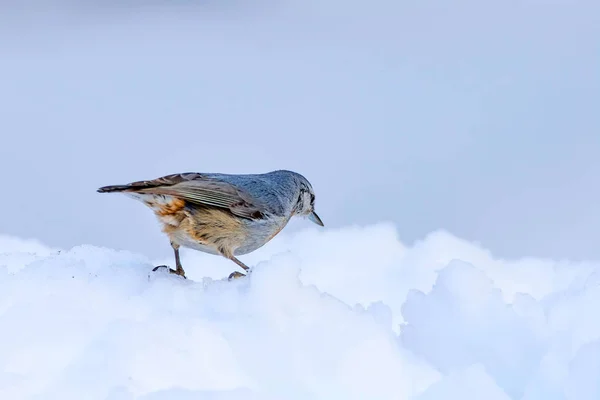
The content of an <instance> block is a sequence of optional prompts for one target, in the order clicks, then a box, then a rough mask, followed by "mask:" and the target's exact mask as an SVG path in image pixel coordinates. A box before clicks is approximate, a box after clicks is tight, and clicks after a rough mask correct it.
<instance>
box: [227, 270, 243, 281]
mask: <svg viewBox="0 0 600 400" xmlns="http://www.w3.org/2000/svg"><path fill="white" fill-rule="evenodd" d="M244 276H246V275H245V274H242V273H241V272H238V271H233V272H232V273H231V274H229V277H228V278H227V280H229V281H230V280H232V279H238V278H242V277H244Z"/></svg>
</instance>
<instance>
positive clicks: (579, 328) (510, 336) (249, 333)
mask: <svg viewBox="0 0 600 400" xmlns="http://www.w3.org/2000/svg"><path fill="white" fill-rule="evenodd" d="M165 246H168V243H165ZM182 259H183V266H184V268H185V269H186V272H187V274H188V277H189V279H188V280H183V279H181V278H179V277H177V276H173V275H168V274H166V273H162V272H161V273H151V272H150V270H151V268H152V267H153V266H154V265H158V264H159V263H167V264H169V265H172V264H173V262H172V260H171V259H165V260H149V259H147V258H146V257H144V256H143V255H138V254H132V253H129V252H126V251H117V250H113V249H106V248H98V247H94V246H90V245H82V246H78V247H75V248H73V249H69V250H64V249H63V250H60V249H51V248H48V247H46V246H44V245H43V244H41V243H39V242H37V241H29V240H21V239H16V238H10V237H5V236H0V327H1V329H0V399H10V400H13V399H14V400H17V399H35V400H42V399H44V400H45V399H61V400H66V399H77V400H83V399H85V400H88V399H89V400H94V399H102V400H105V399H106V400H131V399H143V400H181V399H186V400H188V399H194V400H196V399H220V400H221V399H231V400H233V399H235V400H237V399H261V400H262V399H285V400H288V399H289V400H295V399H327V400H330V399H365V400H371V399H375V400H378V399H382V400H384V399H394V400H404V399H414V400H442V399H443V400H453V399H460V400H471V399H472V400H481V399H486V400H509V399H522V400H537V399H543V400H588V399H589V400H591V399H598V398H600V383H599V382H600V380H599V379H598V377H599V376H600V318H598V312H597V310H598V308H599V306H600V263H593V262H588V263H576V262H569V261H562V262H557V261H552V260H538V259H524V260H517V261H506V260H498V259H495V258H494V257H493V256H492V255H491V253H490V252H488V251H486V250H485V249H482V248H481V247H479V246H477V245H475V244H472V243H469V242H467V241H464V240H461V239H458V238H456V237H454V236H452V235H450V234H448V233H446V232H434V233H432V234H431V235H429V236H427V237H426V238H424V240H422V241H421V242H419V243H415V244H414V245H412V246H408V245H405V244H403V243H401V242H400V241H399V240H398V238H397V236H396V232H395V228H394V226H392V225H389V224H380V225H374V226H367V227H358V226H356V227H347V228H344V229H338V230H334V229H325V230H318V229H307V230H305V231H302V232H299V233H296V234H289V233H286V232H282V233H281V234H280V235H279V236H277V237H276V238H275V239H274V240H273V241H272V242H271V243H269V244H267V245H266V246H265V247H263V248H262V249H260V250H259V251H257V252H255V253H253V254H250V255H248V256H245V257H243V260H244V262H246V263H247V264H249V265H253V266H254V271H253V273H252V274H251V276H249V277H248V278H244V279H240V280H237V281H233V282H227V281H226V279H225V278H226V277H227V275H229V273H230V272H231V271H232V270H233V269H234V267H235V264H233V263H231V262H230V261H228V260H224V259H220V258H218V257H215V256H211V255H206V254H203V253H198V252H193V251H184V252H183V253H182Z"/></svg>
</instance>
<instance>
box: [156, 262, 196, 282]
mask: <svg viewBox="0 0 600 400" xmlns="http://www.w3.org/2000/svg"><path fill="white" fill-rule="evenodd" d="M159 268H166V269H167V270H168V271H169V273H170V274H175V275H179V276H181V277H182V278H183V279H187V277H186V276H185V271H184V270H183V268H181V269H173V268H169V267H167V266H166V265H159V266H157V267H154V268H152V272H156V271H158V269H159Z"/></svg>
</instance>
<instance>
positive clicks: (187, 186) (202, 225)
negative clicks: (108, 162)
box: [98, 170, 323, 278]
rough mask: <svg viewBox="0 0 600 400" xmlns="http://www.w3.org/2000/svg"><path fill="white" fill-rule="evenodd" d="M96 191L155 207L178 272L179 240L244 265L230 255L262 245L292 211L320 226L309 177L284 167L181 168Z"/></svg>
mask: <svg viewBox="0 0 600 400" xmlns="http://www.w3.org/2000/svg"><path fill="white" fill-rule="evenodd" d="M98 192H100V193H110V192H123V193H125V194H127V195H129V196H131V197H133V198H135V199H137V200H140V201H142V202H143V203H145V204H146V205H147V206H148V207H150V208H151V209H152V210H153V211H154V213H155V214H156V216H157V217H158V219H159V221H160V222H161V223H162V224H163V232H165V233H166V234H167V235H168V236H169V239H170V241H171V246H172V247H173V249H174V251H175V264H176V269H175V270H173V269H169V271H170V272H172V273H175V274H178V275H181V276H185V272H184V270H183V267H182V266H181V261H180V259H179V248H180V247H181V246H183V247H188V248H191V249H195V250H199V251H203V252H206V253H210V254H215V255H222V256H223V257H226V258H228V259H230V260H232V261H234V262H235V263H236V264H238V265H239V266H240V267H242V268H243V269H244V270H246V271H248V270H249V268H248V267H247V266H246V265H245V264H244V263H242V262H241V261H240V260H238V259H237V258H236V257H235V256H236V255H243V254H248V253H250V252H252V251H254V250H256V249H258V248H259V247H261V246H263V245H264V244H265V243H267V242H268V241H270V240H271V239H272V238H273V237H275V235H277V234H278V233H279V232H280V231H281V230H282V229H283V228H284V227H285V226H286V225H287V223H288V221H289V220H290V218H291V217H293V216H295V215H297V216H308V217H309V219H310V220H311V221H313V222H314V223H316V224H318V225H321V226H323V222H322V221H321V219H320V218H319V216H318V215H317V214H316V212H315V194H314V191H313V188H312V186H311V184H310V182H308V180H307V179H306V178H305V177H304V176H302V175H300V174H298V173H296V172H292V171H286V170H279V171H272V172H268V173H265V174H242V175H234V174H222V173H195V172H186V173H181V174H173V175H166V176H163V177H160V178H157V179H153V180H148V181H137V182H132V183H129V184H126V185H112V186H104V187H102V188H100V189H98ZM160 267H165V268H166V266H160ZM157 268H159V267H156V268H155V269H154V270H156V269H157ZM239 276H243V274H240V273H238V272H234V273H232V274H231V275H230V278H232V277H239Z"/></svg>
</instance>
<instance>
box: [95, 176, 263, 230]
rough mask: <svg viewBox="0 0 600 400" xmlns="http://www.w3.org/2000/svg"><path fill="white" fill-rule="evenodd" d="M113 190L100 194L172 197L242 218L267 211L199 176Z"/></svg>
mask: <svg viewBox="0 0 600 400" xmlns="http://www.w3.org/2000/svg"><path fill="white" fill-rule="evenodd" d="M114 188H115V189H113V190H111V187H105V188H101V189H100V190H103V191H130V192H138V193H147V194H163V195H170V196H175V197H178V198H180V199H182V200H185V201H187V202H190V203H194V204H199V205H204V206H212V207H219V208H225V209H228V210H230V211H231V212H232V213H233V214H235V215H237V216H239V217H243V218H249V219H260V218H263V217H264V215H263V211H264V210H265V208H264V207H263V204H262V202H261V201H259V200H258V199H256V198H254V197H253V196H251V195H250V194H249V193H247V192H246V191H244V190H242V189H241V188H239V187H236V186H234V185H232V184H230V183H227V182H223V181H221V180H219V179H216V178H212V177H208V176H206V175H203V174H199V173H181V174H173V175H166V176H162V177H160V178H157V179H153V180H149V181H138V182H133V183H130V184H128V185H123V186H120V187H118V186H114ZM116 188H119V189H116Z"/></svg>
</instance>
